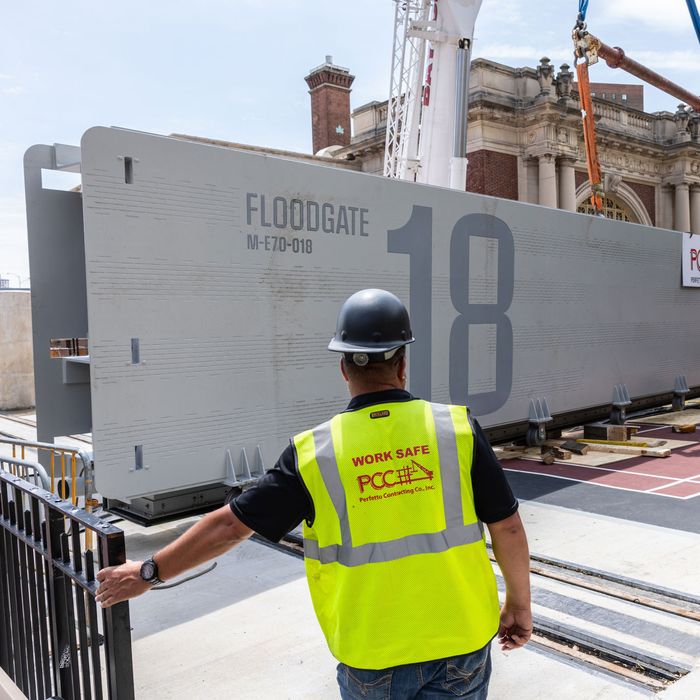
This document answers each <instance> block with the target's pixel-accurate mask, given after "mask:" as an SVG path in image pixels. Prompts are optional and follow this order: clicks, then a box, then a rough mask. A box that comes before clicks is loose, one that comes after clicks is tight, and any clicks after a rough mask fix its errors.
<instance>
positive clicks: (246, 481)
mask: <svg viewBox="0 0 700 700" xmlns="http://www.w3.org/2000/svg"><path fill="white" fill-rule="evenodd" d="M264 473H265V460H264V459H263V454H262V448H261V447H260V445H256V447H255V459H254V461H253V464H252V466H251V464H250V461H249V459H248V453H247V452H246V449H245V447H244V448H242V449H241V455H240V458H239V460H238V468H236V464H235V463H234V461H233V456H232V455H231V450H230V449H227V450H226V477H225V479H224V482H223V483H224V484H225V485H226V486H230V487H231V488H242V487H244V486H249V485H251V484H254V483H255V482H256V481H257V480H258V479H259V478H260V477H261V476H262V475H263V474H264Z"/></svg>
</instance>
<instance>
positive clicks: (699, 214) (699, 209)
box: [690, 185, 700, 233]
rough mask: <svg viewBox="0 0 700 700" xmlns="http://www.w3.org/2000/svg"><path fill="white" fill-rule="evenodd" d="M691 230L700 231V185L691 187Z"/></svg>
mask: <svg viewBox="0 0 700 700" xmlns="http://www.w3.org/2000/svg"><path fill="white" fill-rule="evenodd" d="M690 230H691V231H692V232H693V233H700V185H693V186H692V187H691V188H690Z"/></svg>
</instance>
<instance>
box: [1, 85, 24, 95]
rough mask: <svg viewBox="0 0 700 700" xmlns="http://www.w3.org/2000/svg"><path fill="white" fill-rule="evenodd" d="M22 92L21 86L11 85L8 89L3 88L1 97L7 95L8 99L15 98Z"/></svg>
mask: <svg viewBox="0 0 700 700" xmlns="http://www.w3.org/2000/svg"><path fill="white" fill-rule="evenodd" d="M23 92H24V88H23V87H22V86H21V85H12V86H10V87H8V88H4V89H3V90H2V94H3V95H7V96H8V97H17V96H18V95H21V94H22V93H23Z"/></svg>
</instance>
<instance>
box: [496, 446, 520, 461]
mask: <svg viewBox="0 0 700 700" xmlns="http://www.w3.org/2000/svg"><path fill="white" fill-rule="evenodd" d="M493 453H494V454H495V455H496V459H499V460H501V461H502V460H504V459H517V458H518V457H522V452H516V451H515V450H504V449H503V448H502V447H494V448H493Z"/></svg>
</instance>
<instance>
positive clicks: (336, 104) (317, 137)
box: [304, 56, 355, 153]
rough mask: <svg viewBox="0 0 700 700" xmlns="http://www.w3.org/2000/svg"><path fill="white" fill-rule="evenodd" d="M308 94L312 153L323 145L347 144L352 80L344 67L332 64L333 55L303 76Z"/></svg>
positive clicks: (353, 77) (352, 76)
mask: <svg viewBox="0 0 700 700" xmlns="http://www.w3.org/2000/svg"><path fill="white" fill-rule="evenodd" d="M304 80H306V84H307V85H308V86H309V94H310V95H311V129H312V135H313V152H314V153H318V152H319V151H320V150H321V149H323V148H326V147H327V146H336V145H337V146H349V145H350V86H351V85H352V81H353V80H355V76H354V75H350V71H349V70H348V69H347V68H341V67H340V66H336V65H334V64H333V56H326V62H325V63H324V64H322V65H320V66H319V67H318V68H314V69H313V70H312V71H311V72H310V73H309V74H308V75H307V76H306V78H304Z"/></svg>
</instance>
